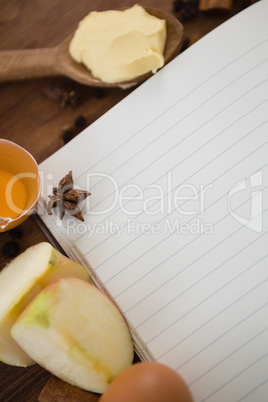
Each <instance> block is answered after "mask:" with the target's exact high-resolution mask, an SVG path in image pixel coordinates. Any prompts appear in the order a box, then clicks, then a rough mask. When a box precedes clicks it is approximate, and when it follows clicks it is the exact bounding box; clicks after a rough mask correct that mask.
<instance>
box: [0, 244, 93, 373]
mask: <svg viewBox="0 0 268 402" xmlns="http://www.w3.org/2000/svg"><path fill="white" fill-rule="evenodd" d="M69 276H75V277H79V278H81V279H83V280H85V281H89V274H88V272H87V271H86V269H85V268H84V267H83V266H82V265H80V264H78V263H76V262H74V261H72V260H70V259H69V258H67V257H65V256H64V255H62V254H61V253H60V252H59V251H57V250H56V249H55V248H54V247H52V245H51V244H49V243H46V242H43V243H39V244H37V245H35V246H32V247H30V248H28V249H27V250H26V251H24V252H23V253H22V254H20V255H19V256H18V257H17V258H15V259H14V260H13V261H11V262H10V264H9V265H7V266H6V267H5V268H4V269H3V270H2V271H1V272H0V360H1V361H3V362H4V363H7V364H10V365H14V366H24V367H25V366H29V365H31V364H34V361H33V360H32V359H31V358H30V357H29V356H27V354H26V353H25V352H24V351H23V350H21V348H20V347H19V346H18V345H17V344H16V342H14V340H13V339H12V337H11V335H10V330H11V327H12V325H13V323H14V322H15V321H16V319H17V318H18V316H19V315H20V314H21V312H22V311H23V310H24V308H25V307H26V306H27V305H28V303H29V302H30V301H31V300H32V299H33V298H34V297H35V296H36V295H37V294H38V293H39V292H40V291H41V290H42V289H43V288H44V287H46V286H47V285H48V284H49V283H51V282H53V281H55V280H58V279H59V278H62V277H69Z"/></svg>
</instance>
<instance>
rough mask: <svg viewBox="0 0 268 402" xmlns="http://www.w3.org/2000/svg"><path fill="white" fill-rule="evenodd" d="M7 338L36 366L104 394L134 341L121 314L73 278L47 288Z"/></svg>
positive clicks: (128, 361)
mask: <svg viewBox="0 0 268 402" xmlns="http://www.w3.org/2000/svg"><path fill="white" fill-rule="evenodd" d="M11 334H12V336H13V338H14V339H15V341H16V342H17V343H18V344H19V345H20V346H21V348H22V349H24V351H25V352H26V353H27V354H29V356H31V357H32V359H33V360H35V361H36V362H37V363H38V364H39V365H40V366H42V367H44V368H45V369H46V370H48V371H49V372H51V373H52V374H54V375H55V376H57V377H59V378H60V379H62V380H63V381H66V382H68V383H69V384H72V385H75V386H77V387H79V388H82V389H84V390H87V391H92V392H97V393H103V392H104V391H105V390H106V388H107V386H108V384H109V383H110V382H111V381H112V380H113V379H114V378H115V377H116V376H117V375H118V374H119V373H121V372H122V371H124V370H125V369H126V368H128V367H129V366H131V365H132V362H133V356H134V348H133V341H132V338H131V335H130V331H129V328H128V326H127V323H126V321H125V320H124V318H123V316H122V314H121V312H120V311H119V310H118V308H117V307H116V305H115V304H114V303H113V302H112V301H111V300H110V299H109V298H108V296H106V295H105V294H104V293H103V292H101V291H100V290H99V289H98V288H97V287H95V286H94V285H91V284H90V283H87V282H85V281H82V280H81V279H77V278H65V279H60V280H59V281H57V282H54V283H52V284H51V285H49V286H47V287H46V289H44V290H43V291H42V292H40V293H39V295H37V296H36V297H35V298H34V300H33V301H32V302H31V303H30V304H29V305H28V307H27V308H26V309H25V310H24V311H23V313H22V314H21V316H20V317H19V318H18V320H17V321H16V323H15V324H14V325H13V327H12V330H11Z"/></svg>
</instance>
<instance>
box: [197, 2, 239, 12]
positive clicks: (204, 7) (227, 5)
mask: <svg viewBox="0 0 268 402" xmlns="http://www.w3.org/2000/svg"><path fill="white" fill-rule="evenodd" d="M232 7H233V0H200V3H199V10H201V11H214V10H224V11H231V9H232Z"/></svg>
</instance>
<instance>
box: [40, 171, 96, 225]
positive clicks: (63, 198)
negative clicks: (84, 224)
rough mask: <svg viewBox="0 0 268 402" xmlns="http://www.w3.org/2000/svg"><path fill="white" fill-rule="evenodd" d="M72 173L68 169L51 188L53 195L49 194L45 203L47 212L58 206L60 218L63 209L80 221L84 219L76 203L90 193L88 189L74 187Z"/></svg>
mask: <svg viewBox="0 0 268 402" xmlns="http://www.w3.org/2000/svg"><path fill="white" fill-rule="evenodd" d="M73 186H74V182H73V174H72V171H70V172H69V173H68V174H67V175H66V176H65V177H63V178H62V179H61V180H60V182H59V185H58V187H54V188H53V195H49V198H50V200H49V201H48V204H47V212H48V214H49V215H52V208H55V207H58V208H59V211H60V219H63V217H64V215H65V211H67V212H68V213H69V214H70V215H71V216H73V217H74V218H76V219H79V220H80V221H84V217H83V215H82V212H81V210H80V208H79V206H78V203H79V202H80V201H82V200H84V199H85V198H87V197H88V196H89V195H90V194H91V193H90V192H89V191H84V190H78V189H74V188H73Z"/></svg>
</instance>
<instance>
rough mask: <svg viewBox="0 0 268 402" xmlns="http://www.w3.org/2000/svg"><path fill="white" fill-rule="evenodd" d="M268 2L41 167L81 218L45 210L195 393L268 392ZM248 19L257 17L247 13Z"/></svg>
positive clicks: (251, 395)
mask: <svg viewBox="0 0 268 402" xmlns="http://www.w3.org/2000/svg"><path fill="white" fill-rule="evenodd" d="M267 15H268V1H267V0H262V1H261V2H259V3H256V4H255V5H254V6H252V7H250V8H249V9H246V10H245V11H244V12H242V13H240V15H238V16H236V17H234V18H232V19H231V20H229V21H228V22H226V23H225V24H223V25H222V26H221V27H219V28H217V29H216V30H215V31H213V32H212V33H210V34H209V35H207V36H206V37H205V38H203V39H202V40H200V41H199V42H197V43H196V44H195V45H193V46H192V47H191V48H189V49H188V50H187V51H185V52H184V53H183V54H181V55H180V56H179V57H177V58H176V59H175V60H173V61H172V62H171V63H169V64H168V65H167V66H166V67H165V68H163V69H162V70H161V71H159V72H158V73H157V74H156V75H155V76H154V77H152V78H151V79H149V80H148V81H146V82H145V83H144V84H143V85H141V86H140V87H139V88H137V89H136V90H135V91H134V92H133V93H132V94H131V95H129V96H128V97H127V98H126V99H124V100H123V101H122V102H120V103H119V104H118V105H116V106H115V107H114V108H113V109H111V110H110V111H109V112H108V113H106V114H105V115H104V116H102V117H101V118H100V119H99V120H98V121H96V122H95V123H94V124H92V125H91V126H90V127H88V128H87V129H86V130H85V131H84V132H83V133H81V134H80V135H79V136H78V137H77V138H76V139H75V140H73V141H71V142H70V143H69V144H67V145H66V146H65V147H64V148H62V149H61V150H60V151H58V152H57V153H56V154H54V155H52V156H51V157H50V158H49V159H47V160H46V161H44V162H43V163H42V164H41V165H40V171H41V174H42V177H43V183H44V186H43V200H47V195H48V194H51V189H52V187H53V186H55V185H57V183H58V181H59V180H60V178H61V177H63V176H64V175H65V174H66V173H67V172H68V171H69V170H72V171H73V176H74V181H75V184H76V186H77V187H79V186H80V187H81V188H83V189H88V190H90V191H91V193H92V195H91V197H90V198H88V199H87V200H86V201H85V202H84V205H83V207H82V208H83V212H84V216H85V222H83V223H80V222H79V221H76V222H75V221H74V220H73V219H71V218H70V217H68V216H67V215H66V216H65V218H64V219H63V221H60V220H59V218H58V216H57V214H56V213H55V214H54V215H53V216H48V215H47V214H46V213H45V212H44V211H43V213H42V210H41V206H40V210H39V213H40V216H41V218H42V219H43V221H44V222H45V224H46V225H47V226H48V228H49V230H50V231H51V233H52V234H53V235H54V236H55V238H56V239H57V240H58V242H59V243H60V244H61V246H62V247H63V248H64V249H65V251H66V252H67V253H68V254H69V255H70V257H72V258H75V259H78V260H79V261H81V262H82V263H83V264H85V265H87V266H88V267H89V269H90V271H91V274H92V278H93V279H94V281H95V282H96V283H97V284H98V286H100V287H101V288H103V289H104V290H105V291H106V292H107V293H108V294H109V295H110V296H111V297H112V298H113V300H114V301H115V303H116V304H117V305H118V306H119V308H120V309H121V311H122V312H123V313H124V315H125V317H126V319H127V320H128V323H129V325H130V327H131V329H132V333H133V337H134V339H135V342H136V346H137V351H138V353H139V355H140V356H141V358H142V359H156V360H158V361H160V362H163V363H165V364H167V365H169V366H170V367H172V368H174V369H175V370H177V371H178V372H179V373H180V374H181V375H182V376H183V377H184V379H185V380H186V382H187V383H188V384H189V386H190V388H191V391H192V394H193V396H194V400H195V401H216V402H220V401H238V400H239V401H266V400H267V395H268V328H267V327H268V325H267V324H268V321H267V317H268V303H267V299H268V297H267V294H268V284H267V278H268V269H267V264H268V258H267V257H268V251H267V250H268V249H267V242H268V233H267V229H268V210H267V209H268V190H267V186H268V179H267V178H268V157H267V156H268V113H267V112H268V80H267V78H268V26H267ZM254 22H256V23H257V24H256V26H255V24H254Z"/></svg>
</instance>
